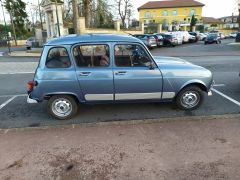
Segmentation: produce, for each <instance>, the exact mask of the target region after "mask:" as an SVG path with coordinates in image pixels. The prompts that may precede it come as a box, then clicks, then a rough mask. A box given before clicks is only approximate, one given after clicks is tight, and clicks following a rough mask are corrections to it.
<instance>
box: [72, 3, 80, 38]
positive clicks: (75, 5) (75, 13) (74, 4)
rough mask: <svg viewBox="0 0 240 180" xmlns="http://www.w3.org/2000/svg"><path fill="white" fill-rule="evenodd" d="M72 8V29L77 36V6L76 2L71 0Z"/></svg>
mask: <svg viewBox="0 0 240 180" xmlns="http://www.w3.org/2000/svg"><path fill="white" fill-rule="evenodd" d="M72 8H73V28H74V33H75V34H78V32H79V31H78V29H79V28H80V27H78V17H79V15H78V4H77V0H72Z"/></svg>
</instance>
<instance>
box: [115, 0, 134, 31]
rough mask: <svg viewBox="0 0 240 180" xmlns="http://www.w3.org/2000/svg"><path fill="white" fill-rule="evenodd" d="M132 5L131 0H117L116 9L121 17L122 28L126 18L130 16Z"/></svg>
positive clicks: (124, 25)
mask: <svg viewBox="0 0 240 180" xmlns="http://www.w3.org/2000/svg"><path fill="white" fill-rule="evenodd" d="M132 7H133V5H132V3H131V0H118V1H117V10H118V15H119V16H120V18H121V21H122V26H123V28H126V20H127V19H130V16H131V13H132V11H131V9H132Z"/></svg>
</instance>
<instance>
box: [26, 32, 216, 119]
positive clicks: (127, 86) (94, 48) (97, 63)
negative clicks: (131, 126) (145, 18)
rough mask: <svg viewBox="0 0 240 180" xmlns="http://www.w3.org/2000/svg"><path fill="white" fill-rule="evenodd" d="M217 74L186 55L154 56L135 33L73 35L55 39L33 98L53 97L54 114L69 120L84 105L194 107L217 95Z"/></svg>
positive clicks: (37, 76) (51, 108)
mask: <svg viewBox="0 0 240 180" xmlns="http://www.w3.org/2000/svg"><path fill="white" fill-rule="evenodd" d="M212 84H213V77H212V73H211V72H210V71H209V70H207V69H205V68H203V67H200V66H197V65H194V64H192V63H189V62H187V61H185V60H182V59H179V58H172V57H160V56H159V57H157V56H152V55H151V53H150V52H149V50H148V48H147V47H146V46H145V45H144V43H143V42H142V41H141V40H139V39H137V38H135V37H132V36H124V35H111V34H85V35H70V36H66V37H60V38H58V39H53V40H51V41H49V42H48V43H47V44H46V45H45V46H44V48H43V52H42V55H41V58H40V61H39V65H38V67H37V69H36V72H35V75H34V77H33V80H32V81H30V82H28V94H29V96H28V99H27V102H28V103H40V102H43V101H44V100H46V101H48V111H49V113H50V114H51V115H52V116H54V117H55V118H57V119H69V118H71V117H73V116H74V115H75V114H76V113H77V110H78V104H84V103H89V104H96V103H128V102H136V103H145V102H162V101H173V102H175V103H176V104H177V106H178V107H179V108H180V109H183V110H194V109H196V108H198V107H199V106H200V105H201V104H202V102H203V99H204V96H205V95H204V93H206V94H208V95H211V87H212Z"/></svg>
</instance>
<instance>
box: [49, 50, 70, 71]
mask: <svg viewBox="0 0 240 180" xmlns="http://www.w3.org/2000/svg"><path fill="white" fill-rule="evenodd" d="M70 66H71V61H70V59H69V55H68V52H67V50H66V49H65V48H63V47H54V48H51V49H50V50H49V52H48V56H47V60H46V67H48V68H68V67H70Z"/></svg>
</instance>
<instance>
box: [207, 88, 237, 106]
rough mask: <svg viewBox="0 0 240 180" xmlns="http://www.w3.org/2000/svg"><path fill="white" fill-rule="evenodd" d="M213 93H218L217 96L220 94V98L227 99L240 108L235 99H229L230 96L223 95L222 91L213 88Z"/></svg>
mask: <svg viewBox="0 0 240 180" xmlns="http://www.w3.org/2000/svg"><path fill="white" fill-rule="evenodd" d="M212 91H213V92H215V93H217V94H219V95H220V96H222V97H224V98H226V99H227V100H229V101H231V102H233V103H234V104H236V105H238V106H240V102H238V101H236V100H235V99H233V98H231V97H229V96H227V95H225V94H223V93H221V92H220V91H218V90H216V89H214V88H212Z"/></svg>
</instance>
